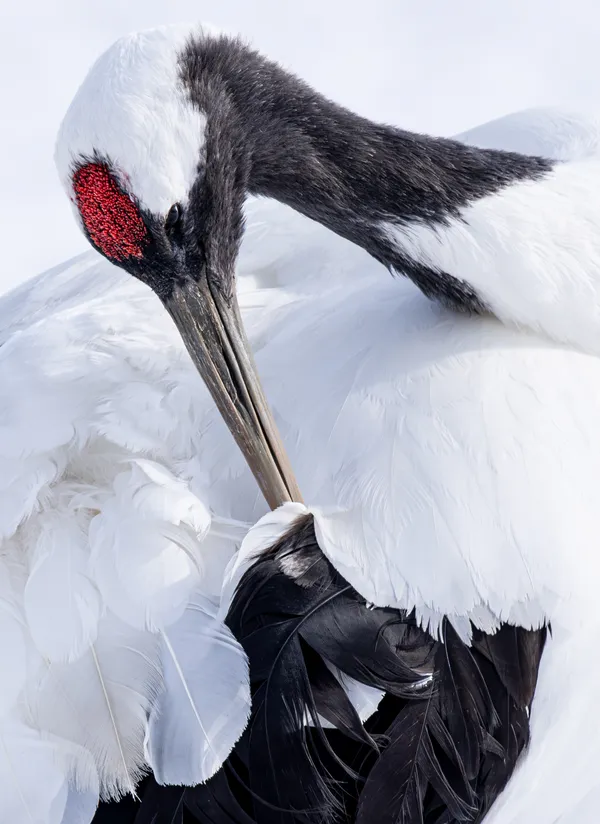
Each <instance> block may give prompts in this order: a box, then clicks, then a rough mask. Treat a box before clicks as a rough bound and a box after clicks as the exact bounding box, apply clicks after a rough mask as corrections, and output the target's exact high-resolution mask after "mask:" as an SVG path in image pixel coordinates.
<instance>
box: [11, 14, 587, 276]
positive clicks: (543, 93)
mask: <svg viewBox="0 0 600 824" xmlns="http://www.w3.org/2000/svg"><path fill="white" fill-rule="evenodd" d="M186 20H190V21H193V20H203V21H206V22H210V23H213V24H214V25H216V26H219V27H221V28H223V29H226V30H228V31H234V32H241V33H243V34H244V35H245V36H246V37H248V38H249V39H251V40H252V41H253V42H254V44H255V45H256V46H258V47H260V48H261V49H262V50H264V51H265V52H267V53H268V54H270V55H271V56H273V57H275V58H277V59H279V60H280V61H281V62H283V63H284V64H285V65H287V66H288V67H290V68H291V69H293V70H294V71H296V72H297V73H299V74H301V75H302V76H303V77H304V78H305V79H307V80H308V81H309V82H311V83H312V84H314V85H315V86H316V87H317V88H318V89H320V90H321V91H323V92H325V93H326V94H328V95H329V96H331V97H333V98H335V99H336V100H338V101H340V102H342V103H345V104H347V105H348V106H351V107H353V108H354V109H356V110H358V111H360V112H361V113H362V114H365V115H367V116H369V117H373V118H379V119H384V120H387V121H390V122H394V123H397V124H399V125H402V126H405V127H407V128H411V129H418V130H422V131H430V132H434V133H438V134H452V133H455V132H457V131H461V130H463V129H465V128H468V127H470V126H474V125H477V124H478V123H482V122H484V121H486V120H490V119H492V118H494V117H497V116H499V115H502V114H505V113H507V112H510V111H514V110H517V109H521V108H524V107H528V106H534V105H541V104H547V103H569V104H571V105H573V104H576V103H578V102H586V103H592V104H594V103H595V102H596V101H597V100H598V97H599V95H598V89H599V88H600V4H599V3H597V2H596V0H571V1H570V2H565V0H294V2H288V0H204V2H198V1H197V0H195V2H192V0H170V2H168V1H167V0H101V2H100V1H99V0H95V1H94V0H33V2H31V0H27V1H26V2H25V1H23V2H19V0H0V100H1V102H2V115H3V118H2V124H1V125H2V128H1V132H0V135H1V136H0V141H1V143H0V149H1V152H0V163H1V165H0V191H1V193H2V198H1V201H0V227H1V228H0V241H1V248H2V256H3V260H2V265H1V267H0V291H4V290H5V289H7V288H9V287H10V286H12V285H14V284H15V283H18V282H19V281H21V280H23V279H25V278H26V277H29V276H30V275H32V274H35V273H36V272H37V271H40V270H41V269H44V268H47V267H48V266H50V265H52V264H54V263H57V262H60V261H61V260H63V259H65V258H67V257H71V256H72V255H74V254H76V253H77V252H79V251H81V250H82V249H84V248H86V246H85V241H84V240H83V238H82V237H81V236H80V234H79V231H78V230H77V228H76V226H75V224H74V222H73V219H72V216H71V214H70V210H69V208H68V205H67V203H66V199H65V198H64V195H63V194H62V192H61V190H60V188H59V186H58V183H57V180H56V177H55V172H54V167H53V161H52V153H53V143H54V136H55V133H56V130H57V127H58V124H59V122H60V119H61V116H62V114H63V112H64V110H65V109H66V107H67V105H68V103H69V101H70V99H71V97H72V95H73V93H74V91H75V89H76V88H77V86H78V85H79V83H80V81H81V79H82V77H83V75H84V73H85V71H86V69H87V68H88V66H89V65H90V64H91V62H92V61H93V60H94V58H95V57H96V56H97V54H98V53H99V52H100V51H102V50H103V49H104V48H105V47H106V46H107V45H109V44H110V42H111V41H112V40H113V39H115V38H116V37H118V36H119V35H120V34H123V33H126V32H128V31H131V30H133V29H139V28H146V27H148V26H152V25H156V24H159V23H164V22H176V21H186Z"/></svg>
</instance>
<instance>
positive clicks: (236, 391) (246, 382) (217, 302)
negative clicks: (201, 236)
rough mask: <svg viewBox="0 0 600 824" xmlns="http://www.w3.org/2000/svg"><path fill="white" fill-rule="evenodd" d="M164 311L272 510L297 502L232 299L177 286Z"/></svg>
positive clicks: (198, 286)
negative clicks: (182, 341) (173, 325)
mask: <svg viewBox="0 0 600 824" xmlns="http://www.w3.org/2000/svg"><path fill="white" fill-rule="evenodd" d="M165 306H166V308H167V310H168V312H169V314H170V315H171V317H172V318H173V320H174V321H175V324H176V326H177V329H178V330H179V333H180V335H181V337H182V338H183V340H184V343H185V345H186V347H187V349H188V352H189V353H190V355H191V356H192V360H193V361H194V363H195V364H196V367H197V369H198V371H199V372H200V374H201V376H202V378H203V380H204V382H205V383H206V385H207V387H208V389H209V391H210V393H211V395H212V397H213V400H214V401H215V403H216V405H217V408H218V410H219V412H220V413H221V416H222V417H223V419H224V420H225V423H226V424H227V426H228V428H229V430H230V432H231V434H232V435H233V437H234V438H235V441H236V443H237V445H238V446H239V448H240V449H241V450H242V453H243V455H244V458H245V459H246V462H247V464H248V466H249V467H250V469H251V470H252V473H253V474H254V477H255V478H256V480H257V481H258V485H259V487H260V489H261V491H262V493H263V495H264V496H265V499H266V501H267V503H268V504H269V506H270V507H271V509H275V508H276V507H278V506H280V505H281V504H282V503H285V502H286V501H297V502H302V496H301V495H300V490H299V489H298V485H297V483H296V479H295V478H294V474H293V472H292V468H291V466H290V463H289V460H288V457H287V455H286V452H285V449H284V447H283V444H282V442H281V438H280V436H279V433H278V431H277V427H276V425H275V421H274V420H273V416H272V414H271V410H270V409H269V406H268V404H267V401H266V399H265V396H264V394H263V391H262V387H261V385H260V380H259V377H258V373H257V370H256V366H255V364H254V358H253V357H252V352H251V350H250V346H249V344H248V341H247V340H246V335H245V333H244V327H243V325H242V320H241V317H240V311H239V307H238V304H237V300H236V298H235V296H234V297H233V298H232V301H231V303H228V302H227V301H226V300H225V299H224V298H223V297H222V296H221V295H220V294H218V293H217V294H213V292H212V291H211V289H210V287H209V285H208V283H207V282H206V280H205V279H203V280H202V282H201V283H196V282H195V281H188V282H186V283H185V284H184V285H182V286H177V287H176V288H175V290H174V292H173V293H172V295H171V296H170V297H169V298H168V299H167V300H165Z"/></svg>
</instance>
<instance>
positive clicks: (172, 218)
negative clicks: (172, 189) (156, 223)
mask: <svg viewBox="0 0 600 824" xmlns="http://www.w3.org/2000/svg"><path fill="white" fill-rule="evenodd" d="M182 214H183V209H182V208H181V204H179V203H174V204H173V205H172V206H171V208H170V209H169V214H168V215H167V217H166V219H165V229H166V230H167V232H168V231H170V230H171V229H174V228H175V226H177V224H178V223H179V221H180V220H181V216H182Z"/></svg>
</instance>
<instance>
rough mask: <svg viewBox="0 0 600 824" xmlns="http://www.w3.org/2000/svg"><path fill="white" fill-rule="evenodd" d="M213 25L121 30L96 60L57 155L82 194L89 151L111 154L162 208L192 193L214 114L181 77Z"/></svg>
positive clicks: (138, 189)
mask: <svg viewBox="0 0 600 824" xmlns="http://www.w3.org/2000/svg"><path fill="white" fill-rule="evenodd" d="M217 33H218V32H217V31H216V29H214V28H213V27H212V26H206V25H199V24H193V25H192V24H174V25H170V26H161V27H159V28H154V29H148V30H146V31H142V32H135V33H133V34H128V35H126V36H125V37H121V38H120V39H119V40H117V41H116V42H115V43H113V45H112V46H110V48H109V49H107V51H105V52H104V54H102V55H101V56H100V57H99V58H98V60H96V62H95V63H94V65H93V66H92V68H91V69H90V71H89V72H88V75H87V77H86V78H85V80H84V81H83V83H82V85H81V86H80V88H79V90H78V91H77V94H76V95H75V97H74V99H73V102H72V103H71V105H70V107H69V109H68V111H67V114H66V115H65V118H64V120H63V122H62V125H61V127H60V131H59V134H58V139H57V144H56V151H55V161H56V165H57V168H58V172H59V175H60V178H61V182H62V184H63V186H64V188H65V190H66V192H67V194H68V196H69V198H70V199H71V201H74V193H73V184H72V174H73V170H74V167H75V166H76V165H77V164H78V162H80V161H81V159H82V158H93V157H94V155H95V154H98V155H100V156H101V157H103V158H105V159H110V161H111V163H112V165H113V166H114V168H115V170H116V171H117V173H118V174H119V175H120V176H121V178H122V180H123V182H126V184H127V189H128V190H129V191H130V192H131V193H132V194H134V195H135V197H136V198H137V199H138V200H139V201H140V202H141V203H142V204H143V205H144V206H145V207H146V208H147V209H149V210H150V211H152V212H154V213H156V214H162V213H165V212H167V211H168V209H169V207H170V206H171V205H172V204H173V203H175V202H178V201H179V202H183V201H185V200H186V196H187V193H188V191H189V189H190V187H191V185H192V182H193V180H194V178H195V176H196V170H197V167H198V161H199V158H200V152H201V149H202V146H203V143H204V131H205V126H206V118H205V116H204V115H203V114H202V112H200V110H199V109H198V108H197V107H195V106H194V104H193V102H192V101H191V99H190V98H189V96H188V94H187V92H186V90H185V88H184V85H183V83H182V81H181V79H180V76H179V55H180V54H181V52H182V50H183V49H184V48H185V46H186V44H187V43H188V42H189V41H190V40H191V39H192V38H205V37H207V36H209V35H213V36H214V35H215V34H217Z"/></svg>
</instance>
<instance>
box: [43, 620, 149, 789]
mask: <svg viewBox="0 0 600 824" xmlns="http://www.w3.org/2000/svg"><path fill="white" fill-rule="evenodd" d="M161 687H162V684H161V671H160V660H159V639H158V636H156V635H152V634H151V633H147V632H139V631H137V630H135V629H133V628H131V627H128V626H127V625H125V624H123V623H122V622H120V621H119V620H118V619H117V618H115V617H114V616H111V615H107V616H106V617H105V618H103V619H102V621H101V622H100V625H99V628H98V638H97V640H96V642H95V643H94V644H93V645H92V646H91V647H90V649H89V650H88V652H87V653H86V654H85V655H84V656H82V657H81V658H79V659H78V660H77V661H74V662H73V663H70V664H60V663H58V664H57V663H55V664H50V663H49V662H45V663H44V664H43V665H42V666H41V667H40V671H39V674H38V677H37V679H36V680H35V681H34V680H32V681H31V682H30V683H29V684H28V689H27V699H28V713H29V717H30V719H31V723H32V724H34V725H35V726H36V727H37V728H38V729H41V730H45V731H47V732H50V733H52V734H54V735H56V736H58V737H60V738H64V739H66V740H68V741H71V742H74V743H75V744H78V745H79V746H81V747H83V748H85V749H86V750H88V751H89V752H90V753H91V754H92V755H93V757H94V760H95V763H96V767H97V770H98V774H99V778H100V787H101V795H102V796H103V797H111V796H119V795H121V794H122V793H126V792H134V790H135V787H136V785H137V782H138V781H139V779H140V778H141V776H142V774H143V771H144V769H145V759H144V735H145V729H146V718H147V715H148V714H149V712H150V711H151V708H152V706H153V702H154V701H155V699H156V696H157V694H158V693H159V692H160V689H161Z"/></svg>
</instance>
